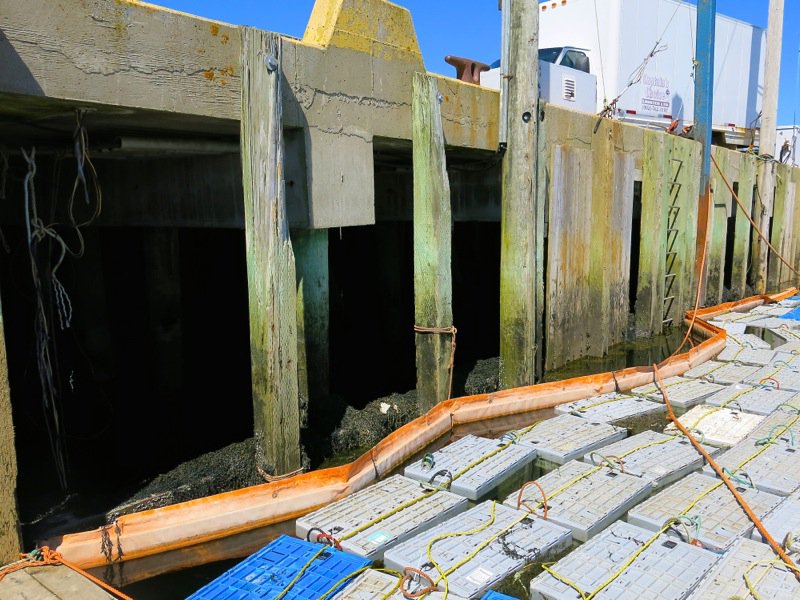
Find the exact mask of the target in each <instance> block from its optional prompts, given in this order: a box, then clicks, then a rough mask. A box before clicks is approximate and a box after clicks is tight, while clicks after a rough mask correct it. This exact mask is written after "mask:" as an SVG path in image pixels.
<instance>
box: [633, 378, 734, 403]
mask: <svg viewBox="0 0 800 600" xmlns="http://www.w3.org/2000/svg"><path fill="white" fill-rule="evenodd" d="M664 387H665V389H666V391H667V394H668V395H669V401H670V403H671V404H672V405H673V406H677V407H680V408H689V407H691V406H694V405H695V404H700V403H701V402H702V401H703V399H704V398H706V397H708V396H711V395H712V394H716V393H717V392H718V391H720V390H721V389H722V388H723V386H721V385H719V384H717V383H710V382H708V381H704V380H702V379H688V378H686V377H669V378H667V379H665V380H664ZM631 391H632V392H633V393H634V394H639V395H640V396H645V397H647V398H650V399H651V400H655V401H656V402H663V401H664V398H663V397H662V396H661V391H660V389H659V388H658V386H657V385H656V384H655V383H650V384H648V385H642V386H639V387H636V388H633V390H631Z"/></svg>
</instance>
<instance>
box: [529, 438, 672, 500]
mask: <svg viewBox="0 0 800 600" xmlns="http://www.w3.org/2000/svg"><path fill="white" fill-rule="evenodd" d="M674 439H675V437H674V436H673V437H668V438H666V439H661V440H654V441H652V442H647V443H646V444H642V445H641V446H637V447H636V448H632V449H630V450H628V451H627V452H623V453H622V454H620V455H619V456H617V457H616V458H619V459H620V463H621V462H622V459H623V458H625V457H627V456H630V455H631V454H633V453H635V452H639V451H640V450H644V449H645V448H649V447H650V446H658V445H659V444H666V443H667V442H671V441H673V440H674ZM604 466H605V465H603V464H601V465H597V466H596V467H595V468H593V469H590V470H589V471H586V472H585V473H582V474H581V475H578V476H577V477H575V478H574V479H572V480H570V481H569V482H567V483H565V484H564V485H562V486H561V487H560V488H558V489H557V490H555V491H554V492H553V493H551V494H547V499H548V500H550V499H552V498H555V497H556V496H558V495H559V494H561V493H562V492H565V491H566V490H568V489H569V488H571V487H572V486H573V485H575V484H576V483H578V482H579V481H581V480H583V479H586V478H587V477H589V476H590V475H592V474H593V473H597V472H598V471H599V470H600V469H602V468H603V467H604ZM544 504H545V502H544V500H542V501H541V502H537V503H536V506H534V507H533V508H532V509H531V512H533V511H535V510H538V509H540V508H541V507H542V506H544Z"/></svg>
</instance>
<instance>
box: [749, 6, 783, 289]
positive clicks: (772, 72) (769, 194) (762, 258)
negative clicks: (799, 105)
mask: <svg viewBox="0 0 800 600" xmlns="http://www.w3.org/2000/svg"><path fill="white" fill-rule="evenodd" d="M782 40H783V0H770V3H769V20H768V22H767V57H766V60H765V63H764V98H763V102H762V104H761V131H760V135H759V143H758V154H759V155H760V156H762V157H765V158H772V153H773V152H774V151H775V136H776V135H777V126H778V122H777V121H778V82H779V80H780V72H781V43H782ZM756 185H757V189H758V201H757V202H756V205H755V210H754V213H755V214H754V216H753V220H754V221H755V223H756V225H758V227H759V228H760V229H761V231H762V232H763V233H764V235H769V222H770V219H771V218H772V204H773V200H774V195H775V162H774V161H772V160H762V161H759V167H758V182H757V184H756ZM768 256H769V248H768V247H767V242H766V241H765V240H762V239H761V238H760V237H759V236H757V235H756V236H753V248H752V261H751V265H752V266H751V269H753V287H754V288H755V291H756V292H757V293H764V292H765V291H766V287H767V283H766V282H767V264H768Z"/></svg>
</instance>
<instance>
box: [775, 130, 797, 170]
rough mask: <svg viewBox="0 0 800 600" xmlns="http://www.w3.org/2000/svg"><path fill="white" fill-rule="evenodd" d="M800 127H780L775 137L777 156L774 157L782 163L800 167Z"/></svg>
mask: <svg viewBox="0 0 800 600" xmlns="http://www.w3.org/2000/svg"><path fill="white" fill-rule="evenodd" d="M799 135H800V126H798V125H779V126H778V132H777V135H776V136H775V154H773V156H774V157H775V158H776V159H778V160H780V161H781V162H782V163H786V164H789V165H792V166H793V167H800V156H798V155H797V152H798V150H800V143H799V142H800V140H798V139H797V138H798V136H799Z"/></svg>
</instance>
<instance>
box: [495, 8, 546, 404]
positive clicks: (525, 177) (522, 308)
mask: <svg viewBox="0 0 800 600" xmlns="http://www.w3.org/2000/svg"><path fill="white" fill-rule="evenodd" d="M503 11H504V12H506V11H508V14H507V15H503V19H504V22H505V23H506V24H507V29H505V30H504V32H503V34H504V46H505V47H506V50H504V51H503V55H504V56H507V57H508V63H507V64H505V65H503V72H504V73H505V77H506V78H507V88H506V87H504V89H507V94H506V95H504V103H507V106H508V109H507V118H508V124H507V129H506V132H507V133H506V135H507V148H506V153H505V156H504V157H503V173H502V204H501V209H500V215H501V216H500V229H501V234H500V235H501V248H500V362H501V371H500V386H501V387H502V388H511V387H519V386H523V385H530V384H532V383H533V382H534V378H535V375H536V362H537V352H538V351H539V344H538V341H539V340H540V339H541V336H542V331H541V327H540V326H539V327H537V325H538V323H539V322H540V317H539V314H540V313H541V306H537V296H538V290H539V288H540V285H541V283H540V282H541V281H542V265H541V261H539V260H537V256H538V254H539V251H540V249H541V246H540V245H539V244H538V240H539V239H541V231H537V223H538V222H539V207H538V205H537V202H536V170H537V149H538V139H537V135H538V124H539V111H538V105H539V4H538V3H536V2H531V1H530V0H506V1H505V2H504V3H503Z"/></svg>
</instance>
